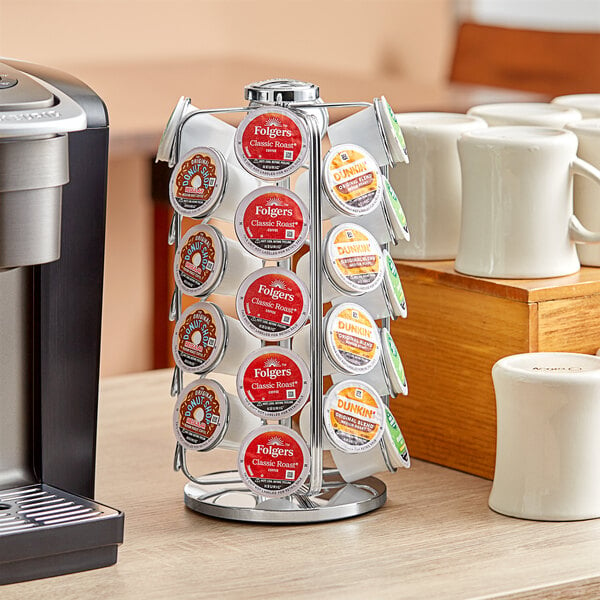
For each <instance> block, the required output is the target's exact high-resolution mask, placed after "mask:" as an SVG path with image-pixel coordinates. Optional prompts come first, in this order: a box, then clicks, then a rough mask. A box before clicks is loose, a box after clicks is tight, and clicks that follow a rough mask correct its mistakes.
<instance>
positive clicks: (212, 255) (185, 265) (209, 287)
mask: <svg viewBox="0 0 600 600" xmlns="http://www.w3.org/2000/svg"><path fill="white" fill-rule="evenodd" d="M261 267H262V261H261V260H260V259H258V258H256V257H254V256H248V254H247V253H246V252H244V250H243V248H242V246H241V245H240V244H239V243H238V242H236V241H234V240H230V239H227V238H226V237H225V236H223V234H222V233H221V232H220V231H219V230H218V229H216V228H215V227H213V226H212V225H204V224H201V225H195V226H194V227H192V228H191V229H189V230H188V231H187V232H186V234H185V235H184V236H183V238H182V239H181V241H180V243H179V246H178V247H177V250H176V252H175V260H174V263H173V273H174V276H175V283H176V284H177V287H178V288H179V289H180V290H181V291H182V292H183V293H184V294H187V295H188V296H208V295H209V294H212V293H218V294H225V295H233V294H235V292H236V291H237V288H238V285H239V283H240V281H241V280H242V279H243V278H244V277H246V276H247V275H248V274H250V273H252V272H253V271H256V269H260V268H261Z"/></svg>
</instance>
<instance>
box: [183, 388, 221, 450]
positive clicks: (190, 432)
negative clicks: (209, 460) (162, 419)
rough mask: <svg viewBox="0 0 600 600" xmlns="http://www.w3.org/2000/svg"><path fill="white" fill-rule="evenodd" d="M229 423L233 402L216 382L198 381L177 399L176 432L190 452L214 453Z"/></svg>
mask: <svg viewBox="0 0 600 600" xmlns="http://www.w3.org/2000/svg"><path fill="white" fill-rule="evenodd" d="M228 421H229V401H228V399H227V394H226V393H225V390H224V389H223V387H222V386H221V385H220V384H219V383H217V382H216V381H213V380H212V379H196V381H193V382H192V383H190V384H189V385H188V386H187V387H186V388H185V389H184V390H183V391H182V392H181V393H180V394H179V396H178V397H177V402H176V403H175V408H174V410H173V431H174V432H175V437H176V438H177V441H178V442H179V443H180V444H181V445H182V446H183V447H184V448H187V449H188V450H199V451H202V450H210V449H211V448H214V447H215V446H216V445H217V444H219V443H220V441H221V440H222V438H223V436H224V435H225V431H226V430H227V427H226V425H227V423H228Z"/></svg>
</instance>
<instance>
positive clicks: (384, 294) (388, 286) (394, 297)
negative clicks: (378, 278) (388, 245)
mask: <svg viewBox="0 0 600 600" xmlns="http://www.w3.org/2000/svg"><path fill="white" fill-rule="evenodd" d="M382 254H383V264H384V265H385V271H384V274H383V283H382V285H380V286H379V287H378V288H377V289H375V290H373V291H372V292H369V293H368V294H363V295H362V296H360V299H359V300H358V301H359V302H360V305H361V306H362V307H363V308H365V309H366V310H367V311H368V312H369V313H370V314H371V316H372V317H373V318H374V319H384V318H386V317H390V318H392V319H397V318H398V317H402V318H406V315H407V314H408V313H407V309H406V298H405V296H404V290H403V289H402V282H401V281H400V276H399V275H398V270H397V269H396V265H395V263H394V259H393V258H392V257H391V256H390V253H389V252H388V251H387V250H384V251H383V253H382ZM345 301H346V300H345V298H344V297H343V296H340V297H338V298H334V299H333V300H332V303H333V304H334V305H337V304H342V303H343V302H345Z"/></svg>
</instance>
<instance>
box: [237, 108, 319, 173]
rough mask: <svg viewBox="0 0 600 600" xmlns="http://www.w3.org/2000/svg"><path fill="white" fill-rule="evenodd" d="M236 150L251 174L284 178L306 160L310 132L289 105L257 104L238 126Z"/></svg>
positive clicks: (240, 160)
mask: <svg viewBox="0 0 600 600" xmlns="http://www.w3.org/2000/svg"><path fill="white" fill-rule="evenodd" d="M234 150H235V155H236V157H237V159H238V161H239V163H240V164H241V165H242V167H244V169H246V171H248V173H250V174H251V175H254V176H255V177H260V178H261V179H267V180H277V179H283V178H284V177H288V176H289V175H291V174H292V173H294V172H295V171H297V170H298V169H299V168H300V167H301V166H302V165H303V164H304V163H305V162H306V156H307V153H308V134H307V131H306V127H305V125H304V122H303V121H302V117H300V116H298V115H297V114H296V113H295V112H294V111H292V110H290V109H288V108H283V107H264V108H253V109H251V110H250V111H249V112H248V114H247V115H246V117H245V119H244V120H243V121H242V122H241V123H240V125H239V127H238V128H237V131H236V133H235V142H234Z"/></svg>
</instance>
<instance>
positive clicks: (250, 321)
mask: <svg viewBox="0 0 600 600" xmlns="http://www.w3.org/2000/svg"><path fill="white" fill-rule="evenodd" d="M235 307H236V311H237V314H238V318H239V320H240V323H241V324H242V325H243V327H244V328H245V329H246V331H248V332H250V333H251V334H252V335H253V336H255V337H257V338H260V339H261V340H266V341H280V340H285V339H287V338H289V337H291V336H293V335H294V334H295V333H296V332H297V331H298V330H299V329H300V328H301V327H302V325H304V323H305V322H306V320H307V319H308V314H309V310H310V299H309V296H308V289H307V288H306V286H305V285H304V283H303V282H302V281H301V280H300V279H299V278H298V277H297V275H296V274H295V273H293V272H292V271H289V270H288V269H283V268H280V267H266V268H264V269H259V270H258V271H256V272H254V273H252V274H251V275H249V276H248V277H246V279H244V281H242V284H241V285H240V287H239V289H238V292H237V296H236V299H235ZM240 362H241V361H240Z"/></svg>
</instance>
